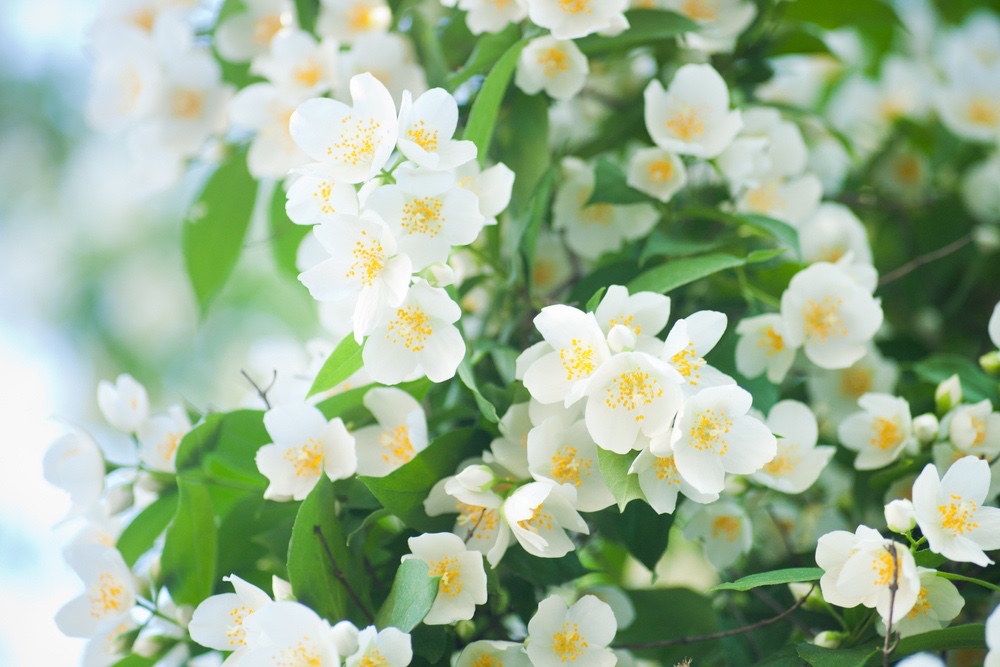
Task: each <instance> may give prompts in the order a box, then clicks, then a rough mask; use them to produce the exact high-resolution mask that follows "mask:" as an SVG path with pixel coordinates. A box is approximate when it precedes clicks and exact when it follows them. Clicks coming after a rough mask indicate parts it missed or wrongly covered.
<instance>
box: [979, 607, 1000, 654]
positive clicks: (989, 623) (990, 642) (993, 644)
mask: <svg viewBox="0 0 1000 667" xmlns="http://www.w3.org/2000/svg"><path fill="white" fill-rule="evenodd" d="M997 609H1000V606H998V607H995V608H994V609H993V611H991V612H990V615H989V616H988V617H987V618H986V647H987V648H988V649H989V650H988V651H987V653H986V660H985V661H984V662H983V667H1000V612H998V611H997Z"/></svg>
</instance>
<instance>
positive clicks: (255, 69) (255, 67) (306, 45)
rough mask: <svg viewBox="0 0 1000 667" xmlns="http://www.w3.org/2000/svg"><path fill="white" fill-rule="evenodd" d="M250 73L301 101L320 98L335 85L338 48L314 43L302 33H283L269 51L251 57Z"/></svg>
mask: <svg viewBox="0 0 1000 667" xmlns="http://www.w3.org/2000/svg"><path fill="white" fill-rule="evenodd" d="M250 71H251V72H252V73H254V74H259V75H260V76H263V77H265V78H266V79H267V80H268V81H270V82H271V83H273V84H274V85H276V86H277V87H278V88H280V89H282V90H286V91H289V92H291V93H293V94H297V95H299V96H300V98H305V97H314V96H318V95H322V94H323V93H326V92H328V91H329V90H330V88H332V87H333V85H334V84H335V83H336V77H337V45H336V44H335V43H333V42H331V41H330V40H324V41H322V42H317V41H316V38H315V37H313V36H312V35H311V34H309V33H308V32H306V31H304V30H297V29H294V28H289V29H285V30H282V31H281V32H279V33H278V34H277V35H275V36H274V39H272V40H271V48H270V49H269V50H268V51H267V52H266V53H262V54H261V55H259V56H257V57H256V58H254V60H253V63H252V64H251V66H250Z"/></svg>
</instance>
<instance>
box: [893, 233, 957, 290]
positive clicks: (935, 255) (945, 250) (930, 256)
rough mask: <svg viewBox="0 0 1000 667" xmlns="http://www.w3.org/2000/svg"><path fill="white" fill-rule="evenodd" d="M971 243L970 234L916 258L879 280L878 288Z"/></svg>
mask: <svg viewBox="0 0 1000 667" xmlns="http://www.w3.org/2000/svg"><path fill="white" fill-rule="evenodd" d="M971 242H972V234H971V233H969V234H966V235H965V236H963V237H961V238H959V239H956V240H954V241H952V242H951V243H949V244H948V245H946V246H942V247H940V248H938V249H937V250H932V251H931V252H929V253H927V254H925V255H920V256H919V257H914V258H913V259H911V260H910V261H909V262H907V263H906V264H903V265H902V266H900V267H897V268H895V269H893V270H892V271H890V272H889V273H887V274H885V275H884V276H882V277H881V278H879V281H878V286H879V287H883V286H885V285H888V284H889V283H891V282H893V281H896V280H899V279H900V278H902V277H903V276H905V275H908V274H910V273H912V272H913V271H916V270H917V269H919V268H920V267H921V266H923V265H925V264H930V263H931V262H934V261H937V260H939V259H941V258H942V257H947V256H948V255H950V254H951V253H953V252H955V251H956V250H960V249H961V248H963V247H965V246H966V245H968V244H969V243H971Z"/></svg>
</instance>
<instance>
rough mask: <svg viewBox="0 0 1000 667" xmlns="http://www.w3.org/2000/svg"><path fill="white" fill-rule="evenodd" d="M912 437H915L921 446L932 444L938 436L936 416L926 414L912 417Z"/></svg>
mask: <svg viewBox="0 0 1000 667" xmlns="http://www.w3.org/2000/svg"><path fill="white" fill-rule="evenodd" d="M913 435H915V436H917V440H919V441H920V443H921V444H923V445H926V444H927V443H929V442H934V440H935V439H936V438H937V436H938V418H937V416H936V415H934V414H932V413H930V412H928V413H925V414H922V415H918V416H916V417H914V418H913Z"/></svg>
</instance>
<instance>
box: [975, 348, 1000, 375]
mask: <svg viewBox="0 0 1000 667" xmlns="http://www.w3.org/2000/svg"><path fill="white" fill-rule="evenodd" d="M979 365H980V366H981V367H982V369H983V370H984V371H986V372H987V373H989V374H990V375H1000V350H993V351H992V352H987V353H986V354H984V355H983V356H981V357H979Z"/></svg>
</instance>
